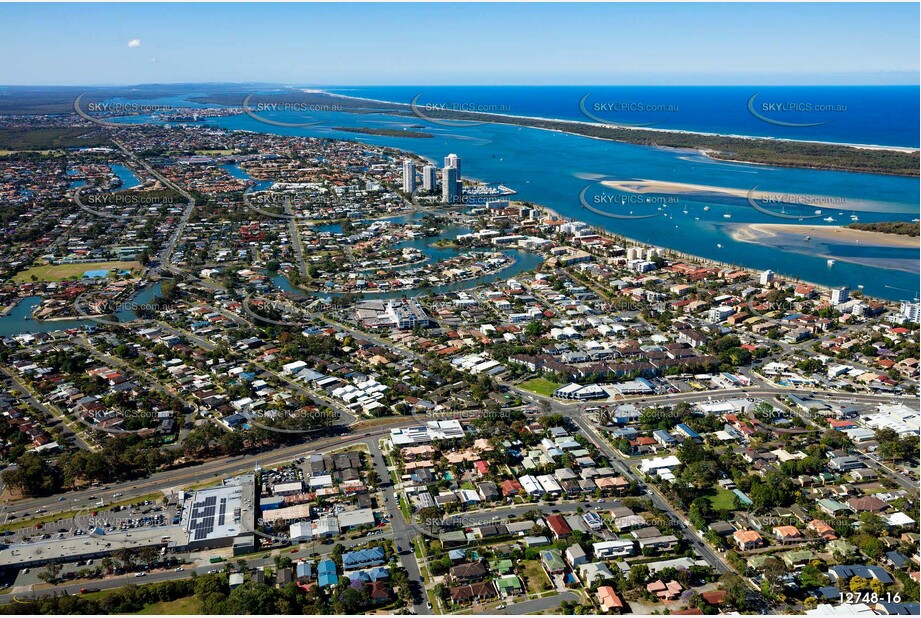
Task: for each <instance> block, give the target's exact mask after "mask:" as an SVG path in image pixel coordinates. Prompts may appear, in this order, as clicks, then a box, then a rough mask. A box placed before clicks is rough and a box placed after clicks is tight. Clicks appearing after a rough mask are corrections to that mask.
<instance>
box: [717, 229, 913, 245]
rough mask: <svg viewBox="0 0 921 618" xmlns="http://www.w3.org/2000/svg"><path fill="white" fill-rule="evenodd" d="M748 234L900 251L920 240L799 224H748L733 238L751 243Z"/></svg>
mask: <svg viewBox="0 0 921 618" xmlns="http://www.w3.org/2000/svg"><path fill="white" fill-rule="evenodd" d="M746 232H748V234H749V236H748V238H755V235H757V234H759V233H760V234H761V235H762V236H761V238H764V237H776V236H779V235H781V234H796V235H802V236H804V237H805V236H810V237H812V238H813V239H816V240H825V241H844V242H854V243H855V244H856V243H863V244H866V245H871V246H875V247H888V248H898V249H912V248H918V239H917V238H916V237H913V236H902V235H900V234H885V233H883V232H871V231H868V230H855V229H853V228H848V227H844V226H837V225H808V224H797V223H747V224H744V226H740V227H739V228H737V229H736V230H734V231H733V234H732V237H733V239H734V240H738V241H740V242H750V241H749V240H744V239H743V237H745V234H746Z"/></svg>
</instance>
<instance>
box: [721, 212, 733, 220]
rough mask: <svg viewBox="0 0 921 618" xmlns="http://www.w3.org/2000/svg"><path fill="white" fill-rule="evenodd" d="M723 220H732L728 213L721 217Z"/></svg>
mask: <svg viewBox="0 0 921 618" xmlns="http://www.w3.org/2000/svg"><path fill="white" fill-rule="evenodd" d="M723 218H724V219H732V215H731V214H729V213H728V212H727V213H726V214H725V215H723Z"/></svg>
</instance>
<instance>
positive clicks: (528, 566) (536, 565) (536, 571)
mask: <svg viewBox="0 0 921 618" xmlns="http://www.w3.org/2000/svg"><path fill="white" fill-rule="evenodd" d="M520 566H521V573H522V574H523V575H524V576H525V578H527V580H528V594H540V593H541V592H543V591H544V587H545V586H548V585H552V584H551V583H550V579H549V578H548V577H547V574H546V573H545V572H544V569H543V567H542V566H540V562H538V561H537V560H523V561H522V562H521V565H520Z"/></svg>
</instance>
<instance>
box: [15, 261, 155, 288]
mask: <svg viewBox="0 0 921 618" xmlns="http://www.w3.org/2000/svg"><path fill="white" fill-rule="evenodd" d="M140 267H141V263H140V262H118V261H114V262H85V263H83V264H48V265H45V266H32V267H31V268H28V269H26V270H24V271H22V272H20V273H18V274H17V275H16V276H15V277H13V280H14V281H16V282H20V283H21V282H28V281H31V280H32V276H33V275H35V278H36V279H38V280H39V281H63V280H64V279H67V278H69V277H77V278H78V279H79V278H80V277H82V276H83V273H85V272H86V271H88V270H110V269H113V268H114V269H116V270H120V271H121V270H133V269H138V268H140Z"/></svg>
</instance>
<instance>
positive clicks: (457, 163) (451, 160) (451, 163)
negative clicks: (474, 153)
mask: <svg viewBox="0 0 921 618" xmlns="http://www.w3.org/2000/svg"><path fill="white" fill-rule="evenodd" d="M445 167H453V168H454V169H456V170H457V179H458V180H460V179H461V160H460V157H459V156H457V155H456V154H454V153H452V154H449V155H448V156H446V157H445Z"/></svg>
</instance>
